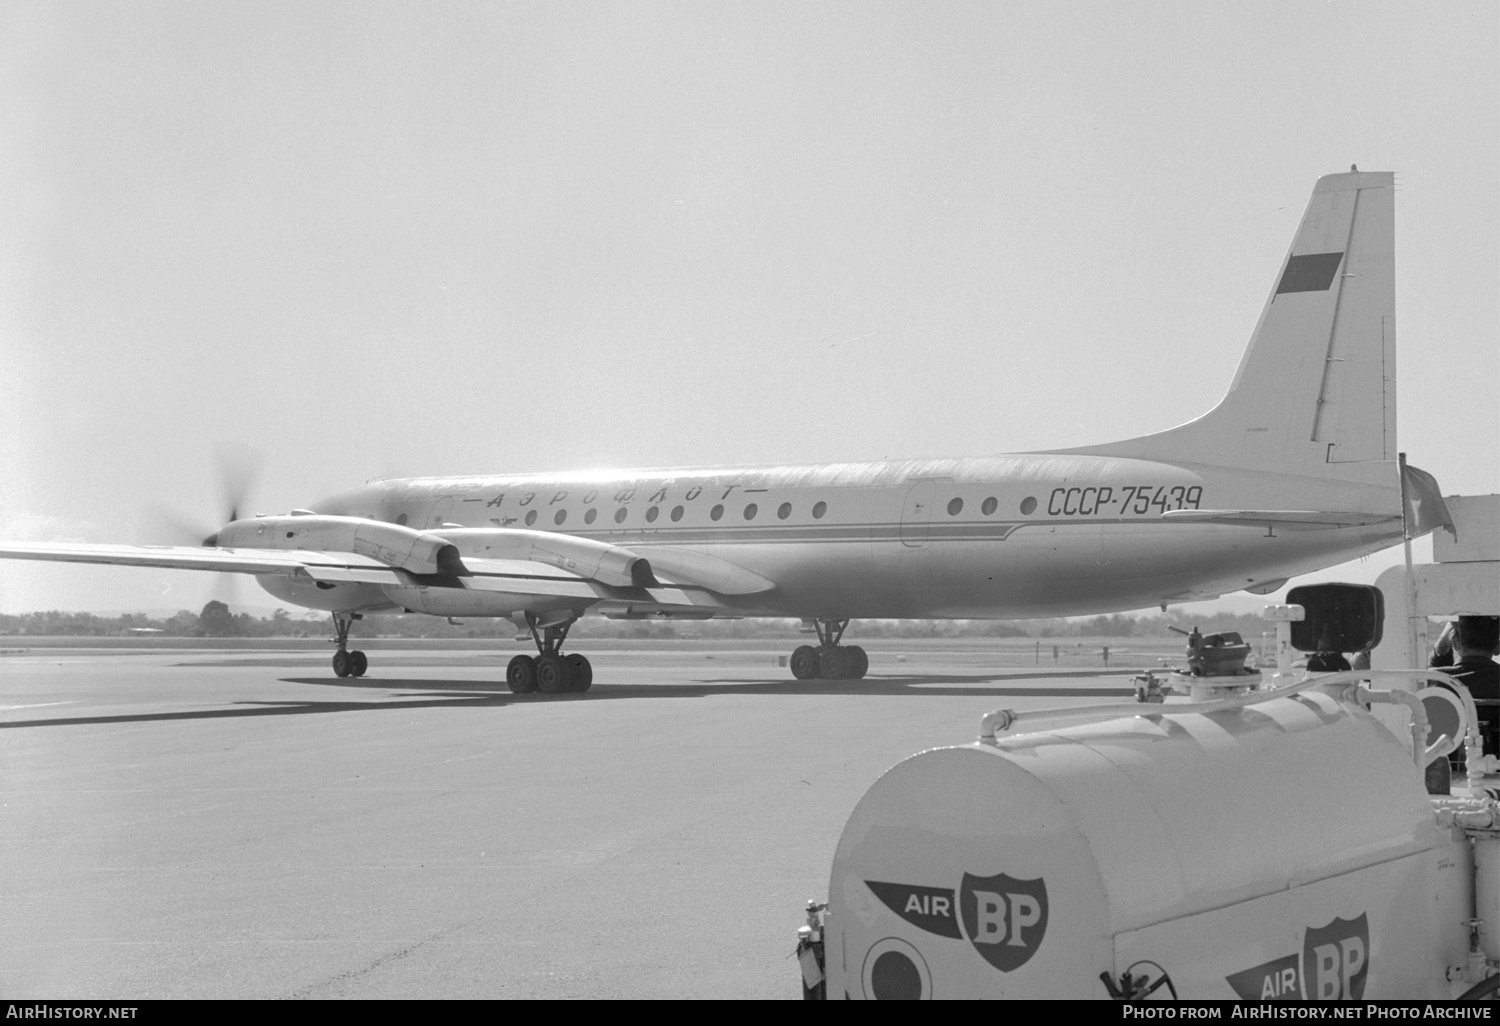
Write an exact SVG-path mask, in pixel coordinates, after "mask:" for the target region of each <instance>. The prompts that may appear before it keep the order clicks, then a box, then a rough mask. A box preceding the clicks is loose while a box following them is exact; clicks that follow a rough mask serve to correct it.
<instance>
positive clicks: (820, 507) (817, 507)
mask: <svg viewBox="0 0 1500 1026" xmlns="http://www.w3.org/2000/svg"><path fill="white" fill-rule="evenodd" d="M827 512H828V503H826V502H818V503H814V504H813V519H814V520H822V519H823V514H824V513H827Z"/></svg>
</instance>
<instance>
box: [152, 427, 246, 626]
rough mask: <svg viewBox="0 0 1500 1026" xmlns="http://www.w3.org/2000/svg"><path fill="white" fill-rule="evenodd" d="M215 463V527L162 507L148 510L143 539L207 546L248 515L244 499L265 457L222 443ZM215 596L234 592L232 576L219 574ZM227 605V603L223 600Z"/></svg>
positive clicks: (237, 445)
mask: <svg viewBox="0 0 1500 1026" xmlns="http://www.w3.org/2000/svg"><path fill="white" fill-rule="evenodd" d="M214 462H215V464H216V465H217V477H218V479H219V495H220V501H221V505H220V507H219V508H220V509H221V510H223V511H224V515H223V519H221V520H220V521H219V522H218V526H214V525H212V524H207V523H204V521H203V520H201V519H198V518H196V517H191V516H188V515H186V514H184V513H182V512H180V511H178V510H173V509H168V508H167V507H165V506H161V505H155V504H153V505H151V506H149V507H148V508H147V511H146V512H147V515H146V518H145V523H144V524H143V529H142V532H141V533H142V535H143V540H144V541H146V542H147V543H148V544H155V545H206V546H213V545H217V544H218V542H219V528H220V527H222V526H223V525H224V524H227V523H231V522H232V521H235V520H238V519H239V518H240V517H241V516H244V515H247V511H248V509H249V507H248V506H247V504H246V500H247V499H248V498H249V495H250V490H251V488H252V486H253V485H254V483H255V481H256V479H257V478H258V477H259V476H260V470H261V467H262V466H263V465H264V463H265V456H264V454H263V453H261V452H260V451H259V450H257V449H255V448H254V447H252V446H249V445H244V444H243V443H223V444H221V445H218V446H216V447H215V449H214ZM218 577H219V583H218V585H217V586H216V587H215V589H214V590H215V593H216V595H215V597H216V598H218V599H219V600H220V601H226V600H227V598H228V596H229V593H230V592H232V591H233V580H234V575H233V574H219V575H218ZM226 604H227V601H226Z"/></svg>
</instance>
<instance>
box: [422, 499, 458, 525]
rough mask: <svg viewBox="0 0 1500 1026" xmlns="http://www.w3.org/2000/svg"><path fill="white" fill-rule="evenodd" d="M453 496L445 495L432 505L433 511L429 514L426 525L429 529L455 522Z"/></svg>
mask: <svg viewBox="0 0 1500 1026" xmlns="http://www.w3.org/2000/svg"><path fill="white" fill-rule="evenodd" d="M453 505H454V502H453V496H451V495H444V496H443V497H442V498H440V499H438V501H437V502H434V503H433V504H432V509H431V510H429V511H428V513H427V519H426V521H425V524H426V526H427V527H428V528H433V527H441V526H442V525H443V524H446V523H450V522H451V521H452V520H453Z"/></svg>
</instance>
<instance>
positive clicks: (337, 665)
mask: <svg viewBox="0 0 1500 1026" xmlns="http://www.w3.org/2000/svg"><path fill="white" fill-rule="evenodd" d="M358 619H360V615H359V614H358V613H334V614H333V633H334V638H333V640H334V643H335V644H337V645H338V651H337V652H335V653H333V672H334V673H335V674H336V675H337V676H340V677H363V676H364V675H365V671H366V670H368V669H369V668H370V660H368V659H366V658H365V654H364V653H363V652H360V651H358V650H355V651H353V652H350V651H349V650H348V649H349V628H350V627H351V626H352V625H353V623H354V621H355V620H358Z"/></svg>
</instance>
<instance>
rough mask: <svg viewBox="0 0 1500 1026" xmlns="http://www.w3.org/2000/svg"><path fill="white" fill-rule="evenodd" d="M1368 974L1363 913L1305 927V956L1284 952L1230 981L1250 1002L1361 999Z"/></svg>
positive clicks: (1367, 931) (1366, 923) (1367, 941)
mask: <svg viewBox="0 0 1500 1026" xmlns="http://www.w3.org/2000/svg"><path fill="white" fill-rule="evenodd" d="M1369 972H1370V922H1369V917H1368V916H1367V915H1366V914H1365V913H1363V912H1361V913H1360V914H1359V915H1358V916H1356V917H1355V918H1354V919H1335V920H1334V921H1333V922H1331V923H1329V924H1328V925H1327V926H1319V927H1316V928H1310V929H1308V930H1306V931H1305V932H1304V933H1303V935H1302V953H1301V956H1300V957H1299V956H1298V955H1296V954H1289V955H1283V956H1282V957H1281V958H1277V959H1273V960H1272V961H1270V962H1266V963H1264V964H1262V965H1258V966H1255V967H1253V968H1251V969H1242V970H1241V971H1240V972H1237V973H1235V974H1233V975H1232V976H1228V977H1226V979H1227V980H1228V982H1229V985H1230V986H1231V987H1233V988H1234V992H1235V993H1236V994H1238V995H1239V996H1240V997H1241V998H1243V999H1245V1000H1246V1001H1265V1000H1267V999H1280V1000H1286V999H1288V998H1290V999H1293V1000H1295V999H1297V998H1302V999H1304V1000H1307V1001H1340V1000H1342V1001H1358V1000H1359V999H1361V998H1363V997H1364V996H1365V978H1366V977H1367V976H1368V975H1369Z"/></svg>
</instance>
